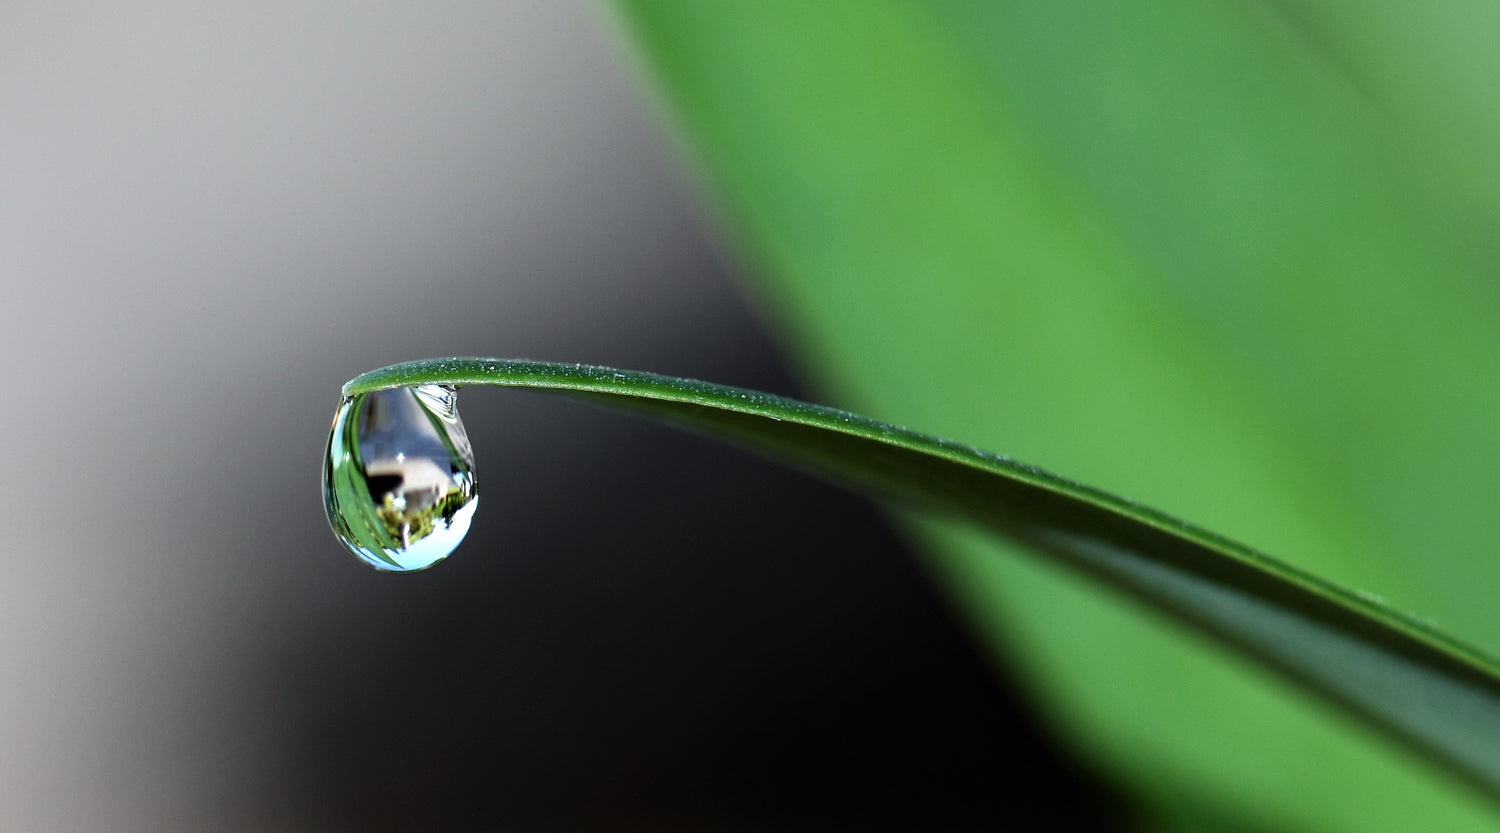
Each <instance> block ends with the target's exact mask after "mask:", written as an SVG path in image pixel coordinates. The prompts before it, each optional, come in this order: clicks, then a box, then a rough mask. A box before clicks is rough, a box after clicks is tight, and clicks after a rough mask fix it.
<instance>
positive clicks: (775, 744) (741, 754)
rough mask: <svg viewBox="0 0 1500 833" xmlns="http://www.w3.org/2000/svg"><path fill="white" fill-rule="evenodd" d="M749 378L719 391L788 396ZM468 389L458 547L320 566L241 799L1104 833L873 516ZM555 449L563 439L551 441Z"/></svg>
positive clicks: (734, 454) (374, 811)
mask: <svg viewBox="0 0 1500 833" xmlns="http://www.w3.org/2000/svg"><path fill="white" fill-rule="evenodd" d="M768 353H769V351H767V354H768ZM741 363H742V364H745V363H746V362H743V361H742V362H741ZM757 364H758V365H759V366H757V367H752V368H742V369H741V371H740V372H739V373H737V374H734V375H735V376H736V378H735V381H736V382H737V383H741V384H750V385H754V386H756V387H761V388H766V389H772V390H777V391H782V392H786V391H788V387H789V384H788V381H787V379H786V378H785V377H784V375H782V374H781V373H779V372H778V371H776V370H775V369H774V367H769V366H767V365H768V364H769V361H768V360H762V361H759V362H757ZM466 395H468V394H466ZM496 398H497V399H504V400H505V402H504V406H503V408H501V409H500V412H498V413H495V412H493V411H494V409H493V407H490V408H474V409H473V413H472V414H471V413H470V409H469V405H468V403H465V405H464V407H465V417H466V422H468V427H469V432H470V435H471V436H472V437H473V438H474V439H475V445H476V451H477V453H478V455H479V459H480V462H479V466H480V468H479V470H480V477H481V488H482V489H483V490H484V491H483V497H482V499H481V508H480V513H479V515H478V517H477V519H476V522H475V525H474V531H473V532H472V533H471V536H470V539H469V540H468V541H467V542H466V543H465V544H464V545H463V547H461V548H460V550H459V551H458V552H457V553H456V554H455V555H454V557H453V558H452V559H450V561H449V562H448V563H445V564H442V565H439V566H438V567H437V568H435V569H434V570H432V571H430V572H428V573H424V574H420V575H415V576H388V575H377V574H374V573H373V572H369V574H368V575H366V572H365V571H358V572H357V571H356V570H355V569H354V568H353V567H352V566H350V565H344V564H338V565H337V567H338V569H336V570H335V571H334V572H336V573H337V576H329V578H328V580H327V581H325V582H323V583H321V585H320V586H321V587H322V588H324V589H331V590H332V592H335V593H336V594H339V595H343V596H347V597H346V598H343V599H341V600H340V601H339V602H338V603H337V604H330V605H329V606H327V607H324V608H321V609H315V610H310V611H308V612H307V615H308V617H309V621H308V622H306V625H305V626H304V627H302V628H299V630H301V632H302V635H301V636H300V637H299V638H296V639H283V640H280V641H279V643H278V644H276V645H275V646H274V648H272V649H271V650H272V654H271V655H270V656H267V657H266V660H265V666H264V668H263V669H262V670H261V671H260V672H259V673H257V674H256V684H258V685H260V686H264V688H265V691H264V693H263V695H261V696H259V697H258V698H257V700H258V701H259V702H261V703H262V705H263V706H264V707H265V708H266V709H267V711H266V712H264V713H263V714H262V715H261V717H262V719H263V720H264V724H263V725H264V726H265V727H266V729H267V731H268V732H269V733H270V734H271V736H272V737H276V738H279V739H281V740H280V745H279V750H280V751H279V754H278V756H277V757H278V758H279V760H276V761H275V769H274V774H272V775H269V776H268V781H267V783H266V784H265V785H264V787H265V791H264V792H263V793H262V794H261V796H262V798H264V797H265V796H266V795H268V794H269V795H276V796H280V797H281V798H282V800H281V801H276V802H272V803H273V804H284V805H285V806H286V807H287V809H288V811H289V812H290V816H291V818H294V819H296V820H297V821H298V822H299V823H302V824H309V825H310V826H311V828H312V829H317V830H328V831H338V830H350V831H354V830H359V831H397V830H413V831H416V830H504V829H517V830H583V829H588V830H703V829H726V830H771V829H777V830H845V829H848V830H853V829H859V830H991V829H1041V830H1101V829H1115V826H1117V825H1119V824H1120V823H1121V822H1120V818H1121V815H1122V814H1121V812H1120V811H1121V809H1122V808H1121V807H1120V806H1119V802H1118V801H1117V800H1115V799H1114V798H1113V797H1111V796H1109V795H1108V794H1107V793H1106V792H1105V791H1104V790H1102V789H1101V785H1100V784H1098V783H1097V782H1096V781H1095V780H1094V779H1092V778H1091V777H1089V776H1088V775H1086V774H1085V773H1083V772H1081V771H1079V770H1078V769H1077V768H1076V766H1075V765H1073V764H1071V763H1069V762H1068V761H1066V760H1065V759H1064V758H1063V757H1062V756H1061V755H1059V754H1058V753H1057V752H1056V751H1054V749H1053V748H1052V746H1051V745H1050V741H1049V740H1048V739H1046V738H1044V737H1043V736H1042V735H1041V734H1040V733H1039V731H1038V730H1037V729H1036V728H1034V726H1033V723H1032V719H1031V717H1030V715H1029V714H1028V713H1027V710H1026V709H1025V708H1024V707H1023V706H1022V705H1021V703H1020V702H1018V699H1017V698H1016V697H1015V696H1014V695H1012V694H1011V693H1010V691H1009V686H1008V685H1006V684H1005V682H1004V681H1000V680H997V679H996V678H995V675H994V673H993V670H992V668H991V667H990V666H989V665H988V663H986V662H985V661H984V660H982V659H981V658H980V657H979V656H978V655H976V653H975V651H974V649H973V648H972V647H971V646H970V645H968V644H967V643H966V641H965V640H964V638H963V635H962V633H961V631H960V630H959V628H958V627H957V626H956V625H955V623H954V622H953V621H951V619H950V616H949V613H948V612H947V611H946V610H945V609H944V607H943V606H942V601H941V600H940V599H939V598H938V597H937V596H936V595H935V592H934V589H933V588H932V587H931V586H930V584H929V582H928V580H927V578H926V577H925V576H924V575H923V573H922V572H921V571H920V570H919V568H918V566H917V564H916V563H915V561H914V558H913V555H912V554H911V553H910V552H908V550H907V549H906V548H905V547H904V546H903V544H902V543H901V542H900V540H899V538H898V536H897V535H896V534H895V533H894V532H893V531H892V529H891V528H890V527H889V525H888V523H887V522H886V521H885V519H884V518H883V517H882V516H881V515H880V513H879V512H878V511H877V510H876V509H875V508H874V507H873V506H871V505H870V504H868V503H867V502H865V501H863V500H861V499H859V498H856V497H854V496H852V495H849V494H847V493H844V492H842V491H839V490H836V489H833V488H831V487H828V486H825V485H823V484H820V483H817V482H814V481H812V480H809V479H807V478H805V477H803V476H801V475H798V474H796V473H794V472H790V471H787V470H785V469H781V468H779V467H776V466H773V465H771V464H768V463H764V462H762V461H760V460H758V459H754V458H752V457H750V456H748V455H745V454H743V453H740V452H738V451H736V450H734V449H731V448H727V447H723V446H720V445H717V444H714V443H711V442H709V441H706V440H702V439H699V438H696V437H692V436H688V435H684V434H681V433H679V432H676V431H672V430H668V429H664V428H660V427H657V426H654V425H650V424H647V423H644V422H639V421H636V420H633V419H628V418H622V417H620V416H618V415H616V414H612V413H607V412H603V411H597V410H594V409H590V408H587V407H581V406H579V405H577V404H575V403H572V402H567V401H559V400H552V399H549V398H546V397H542V396H537V395H534V394H526V395H516V394H513V393H506V394H501V395H499V396H498V397H496ZM474 399H475V400H476V401H478V400H479V399H480V396H479V395H475V396H474ZM491 401H492V402H493V401H494V399H492V400H491ZM571 436H577V437H589V438H591V439H590V440H588V441H586V442H581V443H577V444H573V443H565V442H560V441H559V440H558V439H557V438H559V437H571ZM532 438H535V439H536V440H537V441H538V442H531V440H532ZM502 443H503V446H502ZM548 446H552V447H548ZM327 557H328V558H329V559H331V560H337V558H338V557H339V556H338V553H337V552H336V550H335V549H334V548H333V547H332V546H330V547H329V548H328V553H327ZM351 561H352V559H351ZM346 566H350V568H349V569H343V568H344V567H346ZM262 809H264V805H262Z"/></svg>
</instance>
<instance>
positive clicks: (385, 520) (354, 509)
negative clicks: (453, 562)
mask: <svg viewBox="0 0 1500 833" xmlns="http://www.w3.org/2000/svg"><path fill="white" fill-rule="evenodd" d="M323 505H324V507H325V508H326V509H327V510H328V522H329V523H330V524H332V525H333V531H334V534H335V535H337V536H338V539H339V540H340V541H342V542H343V544H344V546H346V547H348V548H349V551H350V552H352V553H354V554H355V555H357V556H359V557H360V558H361V559H362V560H363V561H364V562H365V563H367V564H369V565H370V566H372V567H374V568H376V569H378V570H389V571H392V572H411V571H413V570H424V569H426V568H428V567H431V566H432V565H434V564H436V563H438V562H439V561H442V560H443V559H444V558H447V557H448V554H449V553H451V552H453V549H454V548H455V547H457V546H458V544H459V542H460V541H462V540H463V538H464V535H465V533H467V532H468V531H469V522H470V520H472V519H473V517H474V510H475V508H476V507H477V506H478V505H479V495H478V492H477V491H476V489H475V481H474V451H473V449H472V448H471V447H470V445H469V437H468V434H466V433H465V432H464V425H463V422H462V421H461V420H459V418H458V393H457V392H456V391H455V390H454V389H453V388H450V387H444V386H440V385H422V386H421V387H415V388H394V389H391V390H382V391H375V392H374V393H367V394H362V395H360V396H354V397H350V398H349V399H346V400H344V401H343V403H341V404H340V405H339V409H338V412H337V413H336V414H334V417H333V431H332V432H331V433H330V434H329V436H328V453H327V455H326V456H325V457H324V459H323Z"/></svg>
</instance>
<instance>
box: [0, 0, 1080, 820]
mask: <svg viewBox="0 0 1500 833" xmlns="http://www.w3.org/2000/svg"><path fill="white" fill-rule="evenodd" d="M630 66H631V65H630V62H629V59H628V57H627V56H626V55H625V53H624V51H623V49H622V47H621V46H620V45H619V43H618V42H617V41H616V39H615V35H614V33H613V31H612V21H611V20H610V19H609V18H608V16H607V15H606V14H605V9H603V8H600V7H594V6H583V5H578V4H574V3H561V2H547V3H541V2H537V3H519V2H508V3H485V4H480V3H474V4H434V3H420V4H419V3H384V4H379V5H377V6H370V5H364V4H355V3H324V4H315V5H314V4H306V5H305V4H300V3H279V4H278V3H260V2H257V3H216V4H209V5H208V6H205V7H195V6H193V5H190V4H174V3H154V4H153V3H142V4H130V5H128V6H119V7H117V6H114V5H110V4H94V3H66V2H52V3H45V4H43V3H35V4H29V5H19V6H17V5H15V4H10V5H7V6H6V7H5V9H4V11H3V13H0V289H3V299H4V300H3V303H0V310H3V316H4V327H3V328H0V346H3V348H4V351H5V354H6V355H7V356H9V357H10V362H9V363H8V365H7V371H8V375H9V393H8V394H7V395H6V396H5V397H4V399H3V402H4V409H3V414H0V436H3V437H4V438H5V440H6V443H5V448H4V455H5V456H4V459H5V463H6V475H5V476H4V478H3V479H0V482H3V484H4V485H3V493H0V496H3V498H4V503H5V506H6V507H7V509H8V510H9V511H8V513H7V520H6V526H7V529H8V534H7V535H6V543H5V545H4V548H3V551H4V554H5V565H6V569H5V572H4V574H3V576H0V828H3V829H5V830H27V831H33V830H34V831H43V830H57V831H64V830H67V831H81V830H112V831H113V830H125V831H129V830H141V831H148V830H149V831H164V830H185V831H186V830H193V831H204V830H343V829H360V830H383V829H413V830H422V829H427V830H432V829H579V828H589V827H594V828H600V829H617V828H630V829H634V828H642V829H645V828H652V829H663V828H672V827H681V828H685V829H697V828H700V827H703V826H723V825H725V824H731V823H732V825H731V826H734V825H741V826H739V827H736V829H745V826H748V827H750V828H757V829H758V828H760V827H768V828H780V827H790V828H820V829H826V828H828V827H834V828H837V827H842V826H850V825H852V826H856V827H861V828H866V829H868V828H870V827H889V828H901V827H905V826H912V827H920V828H927V829H931V828H943V827H954V828H966V827H970V826H977V827H987V826H990V825H991V824H992V823H995V822H996V821H997V820H998V819H1002V818H1006V817H1007V814H1015V813H1017V812H1020V811H1018V810H1017V807H1018V806H1019V807H1021V808H1022V810H1024V808H1025V807H1026V806H1027V804H1026V803H1027V802H1031V803H1032V804H1036V805H1037V806H1039V807H1041V808H1042V809H1040V810H1038V812H1039V813H1042V814H1043V817H1046V818H1051V819H1052V820H1054V821H1059V823H1062V822H1067V823H1074V822H1076V823H1077V824H1079V825H1090V824H1093V823H1095V822H1096V821H1097V820H1096V819H1094V817H1093V813H1094V811H1093V809H1091V808H1093V807H1094V806H1096V805H1098V804H1099V802H1101V801H1103V799H1100V798H1098V797H1097V796H1096V795H1095V794H1094V793H1093V792H1089V793H1087V794H1086V795H1085V794H1084V793H1082V792H1078V791H1080V790H1083V789H1084V788H1082V787H1079V786H1077V784H1078V778H1079V777H1078V776H1077V774H1076V773H1073V772H1071V771H1070V770H1067V769H1066V768H1065V766H1064V765H1061V764H1055V763H1054V762H1053V761H1052V759H1051V758H1050V757H1047V756H1049V755H1050V753H1049V752H1047V751H1046V750H1045V749H1043V748H1041V747H1039V746H1037V744H1038V741H1037V740H1036V738H1035V734H1034V731H1033V730H1032V729H1031V728H1029V725H1028V724H1027V723H1026V722H1025V721H1024V719H1023V718H1022V717H1020V716H1018V715H1017V714H1016V713H1014V712H1013V711H1012V708H1013V707H1012V706H1010V705H1009V704H1008V702H1007V701H1006V700H1005V699H1004V696H1003V695H1002V692H1001V690H1000V689H999V688H998V687H997V686H996V683H995V681H994V678H993V676H992V672H991V671H990V670H989V669H987V668H986V667H985V666H984V664H982V663H981V662H980V661H979V660H978V659H976V658H975V657H974V656H973V655H972V654H971V653H970V652H969V650H968V648H967V647H966V645H965V643H964V641H963V639H962V637H961V635H960V632H959V630H958V629H957V628H956V627H955V626H954V625H953V624H952V623H950V622H949V621H948V620H947V618H946V616H945V614H944V613H943V612H942V609H941V607H940V606H939V605H938V603H937V602H936V601H935V600H934V599H933V597H932V595H931V593H930V592H929V590H928V588H927V585H926V584H925V581H924V579H923V577H922V576H921V574H920V572H919V571H918V570H917V569H916V568H915V567H914V566H913V565H912V563H911V561H910V559H909V558H908V557H907V556H906V555H905V553H904V551H903V550H902V548H901V545H900V544H899V542H898V541H897V539H896V538H895V536H893V535H892V534H891V533H890V532H889V531H888V530H887V529H886V527H885V526H884V524H883V522H882V521H881V520H880V518H879V516H878V515H877V514H876V513H875V512H874V510H872V509H871V508H870V507H868V506H867V505H865V504H863V503H862V502H859V501H857V500H854V499H852V498H849V497H847V496H844V495H842V494H841V493H838V492H835V491H833V490H830V489H826V488H823V487H820V486H816V485H814V484H811V483H809V482H807V481H805V480H803V479H801V478H800V477H797V476H795V475H791V474H787V473H784V472H781V471H780V470H777V469H775V468H772V467H770V466H765V465H762V464H760V463H758V462H756V461H753V460H750V459H748V458H745V457H742V456H740V455H738V454H737V453H735V452H732V451H728V450H724V449H720V448H718V447H717V446H713V445H711V444H708V443H706V442H703V441H701V440H697V439H694V438H690V437H684V436H682V435H679V434H675V433H672V432H668V431H665V430H663V429H658V428H655V427H652V426H650V425H646V424H643V423H638V422H634V421H631V420H629V419H627V418H623V417H619V416H614V415H610V414H605V413H602V412H595V411H591V410H588V409H587V408H583V407H580V406H577V405H574V404H569V403H563V402H552V401H549V400H545V399H543V398H541V397H535V396H529V395H524V394H507V393H503V392H496V391H474V392H469V393H467V394H466V395H465V397H464V399H463V413H464V417H465V421H466V423H467V424H468V427H469V433H470V435H471V436H472V437H473V439H474V445H475V448H476V452H477V455H478V461H479V477H480V484H481V489H482V491H483V494H484V500H483V501H482V506H481V509H480V512H479V514H478V516H477V518H476V522H475V527H474V531H473V533H471V536H470V541H469V543H468V544H466V546H465V547H464V548H462V549H460V550H459V552H458V553H457V554H456V555H455V557H454V558H453V559H452V560H451V561H450V562H449V563H447V564H445V565H443V566H442V567H440V568H439V569H437V570H434V571H432V572H430V573H424V574H422V575H418V576H409V577H397V576H386V575H378V574H376V573H374V572H373V571H370V570H367V569H365V568H363V567H361V566H359V565H358V564H357V563H356V562H355V561H354V559H353V558H352V557H349V556H347V555H346V554H344V553H343V552H342V551H341V550H340V549H339V548H338V546H337V545H336V543H335V542H334V541H333V539H332V536H331V534H330V533H329V532H328V530H327V526H326V522H325V521H324V518H323V515H322V507H321V506H320V504H319V500H318V496H319V489H318V461H319V457H320V454H321V451H322V445H323V443H324V441H325V440H326V435H327V430H328V420H329V418H330V416H331V414H332V412H333V408H334V406H335V404H336V397H337V389H338V385H339V384H340V383H341V382H342V381H343V380H345V379H346V378H348V377H350V376H352V375H354V374H356V373H358V372H360V371H363V370H366V369H370V368H373V367H377V366H380V365H383V364H388V363H391V362H395V361H401V360H406V359H412V358H420V357H426V356H433V355H464V354H476V355H497V356H524V357H531V358H540V359H552V360H562V361H587V362H591V363H601V364H612V365H617V366H624V367H632V368H638V369H647V370H655V371H660V372H666V373H675V374H682V375H689V376H698V377H704V378H711V379H714V380H716V381H721V382H728V383H736V384H745V385H750V386H755V387H761V388H771V389H775V390H778V391H782V392H798V391H796V389H795V388H794V387H793V385H792V382H791V381H790V378H789V377H788V375H787V373H786V371H785V370H784V369H783V368H782V364H781V363H780V362H779V361H778V359H777V357H776V352H775V351H774V350H773V348H772V347H771V343H770V341H768V340H767V338H766V336H765V335H763V334H762V332H761V330H760V328H759V326H758V325H757V323H756V321H755V320H754V317H753V316H752V314H751V313H750V311H749V309H748V307H747V304H746V302H745V300H744V299H743V298H742V297H741V295H740V292H739V290H738V289H737V288H736V284H735V282H734V281H732V280H731V278H730V275H729V271H730V269H729V267H728V263H729V258H728V257H727V256H726V255H725V254H724V251H725V248H724V247H722V246H717V245H714V244H712V243H711V242H709V241H710V239H711V236H712V232H710V231H708V229H709V228H711V221H710V220H705V219H703V216H704V215H702V213H701V212H698V211H695V210H694V209H693V207H692V203H693V202H694V198H693V197H691V196H690V195H691V194H692V192H693V188H692V187H691V183H690V180H689V178H688V176H687V175H686V174H685V173H684V170H686V168H684V167H683V166H682V165H681V164H680V163H679V161H678V160H676V159H675V158H674V156H673V152H672V142H671V140H670V139H669V138H668V137H667V136H666V135H665V134H664V132H663V131H662V130H661V128H660V127H659V126H657V125H656V124H655V123H654V119H655V118H656V116H655V114H654V112H653V110H652V108H651V107H650V106H649V104H648V103H647V102H648V98H649V97H648V96H645V95H642V94H641V93H640V91H639V89H638V86H637V85H636V83H635V78H634V75H633V71H632V70H631V69H630ZM802 393H804V394H805V392H802ZM1038 756H1041V757H1040V758H1039V757H1038ZM1017 760H1019V761H1021V762H1022V763H1021V764H1020V765H1019V766H1020V767H1021V768H1022V769H1024V770H1025V772H1024V773H1020V774H1018V770H1017V766H1018V764H1017V763H1016V761H1017ZM1038 773H1040V775H1039V774H1038ZM1038 784H1040V785H1041V786H1038ZM1058 790H1063V791H1069V792H1067V795H1068V796H1071V797H1065V798H1064V799H1062V800H1061V801H1060V802H1051V801H1050V799H1049V796H1050V795H1051V794H1052V792H1055V791H1058ZM1075 793H1077V794H1075ZM1080 796H1083V797H1080ZM1043 805H1045V806H1043Z"/></svg>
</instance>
